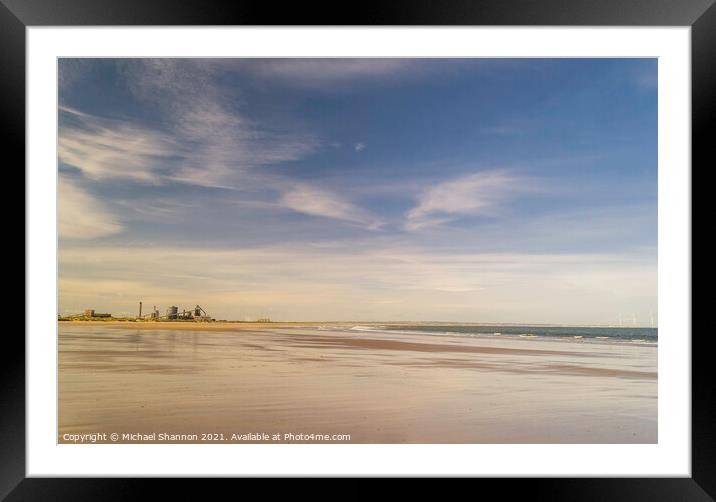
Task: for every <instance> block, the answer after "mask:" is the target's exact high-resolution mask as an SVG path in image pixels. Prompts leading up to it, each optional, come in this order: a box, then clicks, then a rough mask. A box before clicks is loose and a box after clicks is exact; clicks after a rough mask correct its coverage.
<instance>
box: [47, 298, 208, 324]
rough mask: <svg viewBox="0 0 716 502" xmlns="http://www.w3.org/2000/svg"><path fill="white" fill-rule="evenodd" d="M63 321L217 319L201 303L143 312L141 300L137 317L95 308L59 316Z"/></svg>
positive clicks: (201, 320)
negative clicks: (191, 306) (121, 315)
mask: <svg viewBox="0 0 716 502" xmlns="http://www.w3.org/2000/svg"><path fill="white" fill-rule="evenodd" d="M58 319H59V320H61V321H68V320H88V319H97V320H99V319H102V320H105V319H107V320H118V321H196V322H211V321H214V320H215V319H212V317H211V316H210V315H209V314H208V313H207V312H206V310H204V309H203V308H202V307H201V306H200V305H196V306H195V307H194V308H193V309H189V310H184V309H182V310H181V311H179V307H177V306H175V305H172V306H170V307H168V308H167V310H166V313H165V314H164V315H162V314H161V312H160V311H159V309H157V307H156V305H155V306H154V307H152V311H151V312H148V313H143V312H142V302H139V312H138V314H137V316H136V317H112V314H104V313H99V312H96V311H95V310H94V309H85V310H84V312H83V313H82V314H75V315H69V316H58Z"/></svg>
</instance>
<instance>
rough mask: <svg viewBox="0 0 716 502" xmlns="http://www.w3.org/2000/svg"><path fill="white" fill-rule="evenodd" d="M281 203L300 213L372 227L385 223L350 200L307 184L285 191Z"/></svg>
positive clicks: (378, 226) (375, 227)
mask: <svg viewBox="0 0 716 502" xmlns="http://www.w3.org/2000/svg"><path fill="white" fill-rule="evenodd" d="M279 204H280V205H281V206H283V207H286V208H288V209H291V210H293V211H296V212H299V213H304V214H310V215H313V216H321V217H324V218H332V219H336V220H341V221H345V222H348V223H353V224H356V225H361V226H365V227H367V228H370V229H377V228H380V226H381V225H382V224H383V222H382V221H380V220H379V219H378V218H376V217H375V216H373V215H372V214H370V213H369V212H368V211H366V210H365V209H362V208H361V207H359V206H357V205H355V204H354V203H353V202H351V201H350V200H348V199H346V198H342V197H341V196H339V195H338V194H336V193H334V192H329V191H327V190H324V189H320V188H317V187H314V186H311V185H307V184H301V185H295V186H293V187H292V188H290V189H289V190H287V191H286V192H284V193H283V194H282V196H281V198H280V200H279Z"/></svg>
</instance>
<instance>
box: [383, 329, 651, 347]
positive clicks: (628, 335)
mask: <svg viewBox="0 0 716 502" xmlns="http://www.w3.org/2000/svg"><path fill="white" fill-rule="evenodd" d="M371 329H376V328H371ZM382 329H385V330H387V331H397V332H406V333H407V332H411V333H432V334H450V335H455V334H458V335H459V334H463V335H468V336H469V335H486V336H508V337H530V338H548V339H554V338H562V339H575V340H580V339H581V340H585V341H594V342H617V343H618V342H627V343H648V344H656V343H657V342H658V331H659V330H658V329H657V328H632V327H629V328H622V327H579V326H576V327H575V326H515V325H509V326H498V325H489V326H484V325H483V326H476V325H469V324H464V325H455V324H405V325H386V326H383V327H382Z"/></svg>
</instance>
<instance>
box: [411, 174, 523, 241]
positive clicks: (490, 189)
mask: <svg viewBox="0 0 716 502" xmlns="http://www.w3.org/2000/svg"><path fill="white" fill-rule="evenodd" d="M534 188H535V185H534V182H533V181H532V182H530V181H529V180H527V179H526V178H524V177H522V176H518V175H516V174H514V173H512V172H510V171H508V170H491V171H481V172H478V173H474V174H469V175H467V176H463V177H461V178H457V179H454V180H450V181H444V182H442V183H439V184H437V185H435V186H432V187H430V188H428V189H427V190H425V191H423V193H422V194H421V195H420V196H419V197H418V204H417V205H416V206H415V207H414V208H412V209H411V210H410V211H408V212H407V213H406V223H405V229H406V230H409V231H414V230H420V229H422V228H425V227H430V226H435V225H439V224H442V223H446V222H449V221H452V220H454V219H455V218H457V217H459V216H461V215H488V216H489V215H495V214H496V211H497V210H498V208H499V207H500V206H501V204H503V203H504V202H505V201H506V200H507V199H509V198H510V197H512V196H514V195H516V194H518V193H522V192H525V191H530V190H533V189H534Z"/></svg>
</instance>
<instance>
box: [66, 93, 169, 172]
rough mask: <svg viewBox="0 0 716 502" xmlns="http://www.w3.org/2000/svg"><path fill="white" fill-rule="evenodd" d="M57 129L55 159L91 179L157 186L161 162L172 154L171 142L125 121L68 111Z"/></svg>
mask: <svg viewBox="0 0 716 502" xmlns="http://www.w3.org/2000/svg"><path fill="white" fill-rule="evenodd" d="M60 113H62V114H65V115H66V117H67V118H68V120H67V121H66V122H64V123H63V124H62V125H61V126H60V129H59V142H58V156H59V160H60V162H62V163H65V164H68V165H71V166H73V167H76V168H77V169H79V170H80V171H82V174H84V175H85V176H87V177H88V178H90V179H94V180H104V179H109V178H123V179H130V180H133V181H138V182H143V183H157V182H158V181H159V178H158V175H159V172H158V169H159V166H160V165H161V158H162V157H168V156H170V155H172V154H173V152H174V151H175V148H176V145H175V143H174V141H173V140H172V139H171V138H169V137H167V136H165V135H163V134H161V133H158V132H156V131H152V130H150V129H146V128H143V127H139V126H136V125H133V124H131V123H129V122H126V121H121V120H110V119H103V118H100V117H95V116H92V115H89V114H87V113H82V112H79V111H77V110H73V109H71V108H67V107H60Z"/></svg>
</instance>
